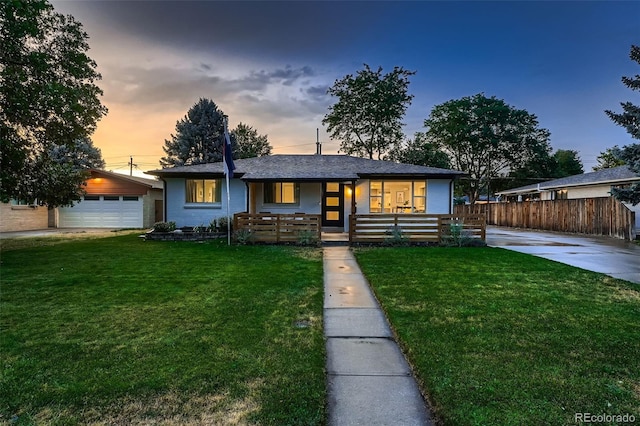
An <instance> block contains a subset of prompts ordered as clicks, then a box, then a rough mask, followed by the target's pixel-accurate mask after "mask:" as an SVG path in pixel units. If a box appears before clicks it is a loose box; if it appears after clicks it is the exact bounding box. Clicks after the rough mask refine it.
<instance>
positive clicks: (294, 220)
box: [233, 213, 321, 243]
mask: <svg viewBox="0 0 640 426" xmlns="http://www.w3.org/2000/svg"><path fill="white" fill-rule="evenodd" d="M320 224H321V216H320V215H319V214H301V213H296V214H271V213H257V214H249V213H236V214H235V215H233V229H234V230H240V229H244V230H247V231H249V232H250V233H251V237H252V239H253V241H256V242H269V243H281V242H282V243H285V242H293V243H295V242H298V241H299V239H300V238H304V237H308V236H309V235H313V236H315V237H316V238H317V239H318V241H320V237H321V234H320V232H321V226H320Z"/></svg>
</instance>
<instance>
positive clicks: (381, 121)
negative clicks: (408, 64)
mask: <svg viewBox="0 0 640 426" xmlns="http://www.w3.org/2000/svg"><path fill="white" fill-rule="evenodd" d="M413 74H415V72H414V71H407V70H405V69H403V68H402V67H394V68H393V71H391V72H389V73H387V74H383V73H382V67H378V69H377V70H375V71H374V70H372V69H371V68H369V65H367V64H364V69H362V70H360V71H358V72H357V73H356V75H355V76H353V75H351V74H349V75H346V76H345V77H343V78H342V79H340V80H336V82H335V83H334V85H333V86H332V87H331V88H329V90H328V92H327V93H329V94H330V95H332V96H334V97H336V98H337V102H336V103H335V104H333V105H332V106H331V107H329V113H328V114H327V115H325V117H324V119H323V120H322V123H323V124H325V125H327V130H328V131H329V134H330V136H331V138H332V139H341V140H342V142H341V143H340V151H342V152H344V153H346V154H349V155H358V156H361V157H368V158H373V157H374V155H375V156H377V158H378V159H381V158H382V156H383V155H384V154H385V153H386V152H387V151H388V150H389V148H390V147H391V145H392V144H393V143H395V142H397V141H400V140H402V138H403V133H402V118H403V117H404V114H405V112H406V110H407V107H408V106H409V105H410V104H411V100H412V99H413V95H409V94H408V88H409V76H411V75H413Z"/></svg>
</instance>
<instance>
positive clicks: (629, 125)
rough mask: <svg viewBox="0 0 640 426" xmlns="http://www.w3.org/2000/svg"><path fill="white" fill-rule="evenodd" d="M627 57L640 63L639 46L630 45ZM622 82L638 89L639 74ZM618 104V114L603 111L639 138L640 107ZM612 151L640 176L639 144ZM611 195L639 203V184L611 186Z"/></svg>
mask: <svg viewBox="0 0 640 426" xmlns="http://www.w3.org/2000/svg"><path fill="white" fill-rule="evenodd" d="M629 57H630V58H631V59H632V60H633V61H635V62H637V63H638V64H640V47H639V46H635V45H632V46H631V53H630V54H629ZM622 83H623V84H624V85H625V86H627V87H628V88H629V89H631V90H640V75H638V74H636V75H635V76H634V77H622ZM620 105H622V110H623V111H624V112H622V113H620V114H617V113H613V112H611V111H605V112H606V113H607V115H608V116H609V117H610V118H611V120H613V122H614V123H616V124H618V125H619V126H622V127H624V128H625V129H626V130H627V133H629V134H630V135H631V137H632V138H634V139H640V107H639V106H637V105H633V104H632V103H631V102H623V103H621V104H620ZM614 151H615V155H616V157H617V158H619V159H620V160H622V161H624V162H625V163H626V164H628V165H629V168H630V169H631V170H633V171H634V172H635V173H636V174H637V175H638V176H640V144H631V145H627V146H624V147H622V148H621V149H615V150H614ZM611 195H613V196H614V197H616V198H617V199H619V200H621V201H626V202H629V203H632V204H633V205H634V206H635V205H636V204H638V203H640V184H638V183H636V184H634V185H632V186H631V187H630V188H613V189H612V190H611Z"/></svg>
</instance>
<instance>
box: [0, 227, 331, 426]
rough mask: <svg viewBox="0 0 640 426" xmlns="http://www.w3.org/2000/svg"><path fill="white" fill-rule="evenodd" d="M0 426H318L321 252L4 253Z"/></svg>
mask: <svg viewBox="0 0 640 426" xmlns="http://www.w3.org/2000/svg"><path fill="white" fill-rule="evenodd" d="M0 273H1V280H2V281H1V287H0V291H1V293H0V353H1V354H2V355H1V357H0V363H1V365H0V368H1V371H0V424H2V423H5V422H7V423H9V422H11V423H16V424H136V423H137V424H140V423H144V424H193V425H197V424H273V425H283V424H296V425H302V424H309V425H313V424H322V423H323V422H324V418H325V412H324V404H325V376H324V364H325V355H324V354H325V352H324V341H323V336H322V254H321V251H320V250H319V249H305V248H293V247H266V246H261V247H227V246H226V245H224V244H219V243H171V242H168V243H165V242H143V241H141V240H140V239H139V238H137V236H136V235H125V236H116V237H111V238H103V239H90V240H78V241H71V242H64V243H56V244H55V245H50V244H46V245H39V246H35V247H29V248H16V247H13V248H12V249H10V250H3V252H2V254H1V266H0Z"/></svg>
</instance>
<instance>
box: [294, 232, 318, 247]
mask: <svg viewBox="0 0 640 426" xmlns="http://www.w3.org/2000/svg"><path fill="white" fill-rule="evenodd" d="M318 243H319V240H318V233H317V232H314V231H310V230H308V229H306V230H304V231H300V232H298V244H300V245H303V246H317V245H318Z"/></svg>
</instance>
